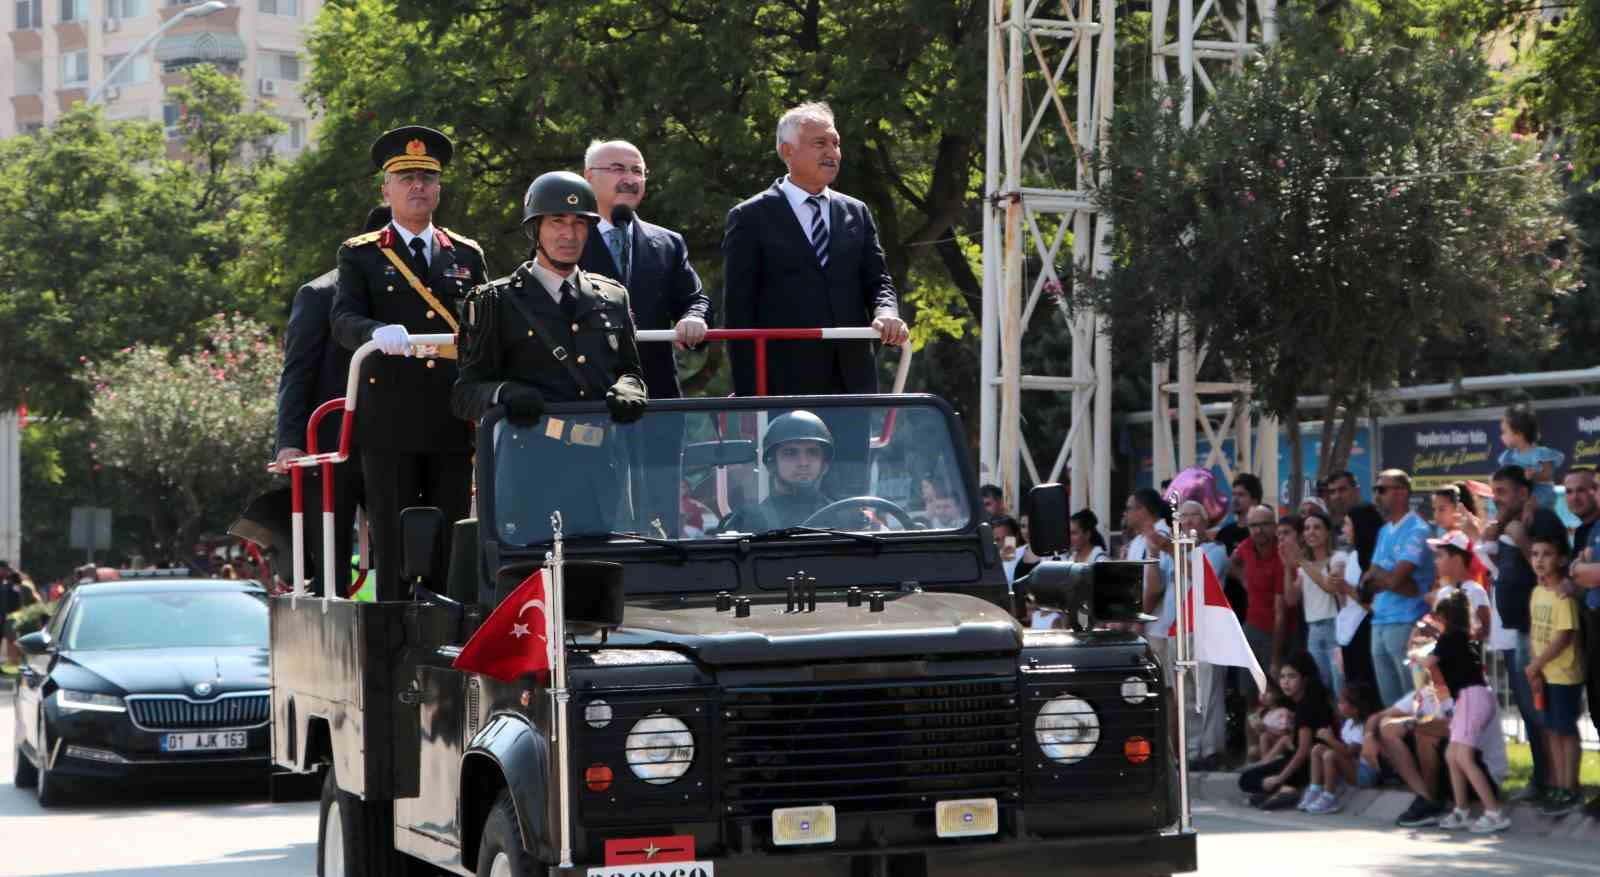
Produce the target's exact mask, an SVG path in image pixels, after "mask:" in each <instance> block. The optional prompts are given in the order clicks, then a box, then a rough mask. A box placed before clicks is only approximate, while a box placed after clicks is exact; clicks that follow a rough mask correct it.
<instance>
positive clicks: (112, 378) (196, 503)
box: [83, 313, 283, 546]
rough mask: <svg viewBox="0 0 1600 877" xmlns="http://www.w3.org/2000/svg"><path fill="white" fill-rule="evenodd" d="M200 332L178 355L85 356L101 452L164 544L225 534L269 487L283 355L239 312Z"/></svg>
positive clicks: (136, 349)
mask: <svg viewBox="0 0 1600 877" xmlns="http://www.w3.org/2000/svg"><path fill="white" fill-rule="evenodd" d="M200 328H201V337H202V341H201V343H200V345H199V347H198V348H197V349H195V350H191V351H189V352H186V353H180V354H177V355H176V356H174V355H173V354H172V353H171V352H170V351H168V350H166V349H164V348H162V347H157V346H151V345H135V346H133V347H128V348H124V349H123V350H121V351H118V352H117V353H115V354H113V355H111V356H110V357H108V358H107V359H105V360H104V361H98V360H97V361H90V360H88V359H85V360H84V372H83V374H84V377H83V380H85V381H86V382H87V383H88V385H89V388H90V391H91V401H90V406H89V410H90V417H91V419H92V421H93V423H94V427H95V432H96V436H97V438H96V442H95V444H94V445H93V446H92V447H93V449H94V451H95V454H96V456H97V458H98V460H99V462H100V464H102V465H103V466H105V467H107V468H108V469H112V470H115V472H114V474H115V475H117V476H118V477H119V478H120V480H121V481H122V483H124V484H126V485H127V486H129V487H131V488H133V489H135V490H137V491H139V493H140V497H139V498H140V499H141V500H143V503H144V505H145V507H146V508H147V509H148V513H149V515H150V517H151V527H152V529H153V531H154V532H155V533H156V534H158V536H160V537H161V538H162V541H163V542H165V543H166V544H168V545H177V546H182V545H186V544H187V543H188V542H190V541H192V539H193V538H194V536H196V535H198V534H199V533H201V532H204V531H211V530H217V531H220V530H222V529H225V528H226V527H227V526H228V525H229V524H230V523H232V520H233V517H232V516H233V515H235V514H236V513H237V512H238V511H239V510H240V509H241V508H243V506H244V503H245V501H246V500H247V499H248V498H249V497H250V496H251V495H253V494H254V493H256V492H258V491H259V490H261V489H262V488H264V487H265V486H267V484H268V481H269V476H268V474H267V472H266V469H265V466H266V462H267V460H268V459H269V457H270V456H271V453H272V435H273V430H272V426H273V415H274V412H275V410H276V406H277V398H276V393H277V381H278V374H279V372H280V371H281V370H282V368H283V353H282V350H281V349H280V348H279V346H278V345H277V343H276V342H275V340H274V339H273V337H272V333H271V330H270V329H269V328H268V327H267V326H266V325H265V324H263V323H258V322H255V321H254V320H250V319H247V318H245V317H242V316H240V315H239V314H237V313H235V314H232V315H227V314H216V315H214V316H212V317H211V318H209V319H208V320H207V321H206V322H205V323H204V324H203V325H202V326H201V327H200Z"/></svg>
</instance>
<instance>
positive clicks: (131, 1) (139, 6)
mask: <svg viewBox="0 0 1600 877" xmlns="http://www.w3.org/2000/svg"><path fill="white" fill-rule="evenodd" d="M149 14H150V3H149V0H106V17H107V18H138V17H139V16H141V15H149Z"/></svg>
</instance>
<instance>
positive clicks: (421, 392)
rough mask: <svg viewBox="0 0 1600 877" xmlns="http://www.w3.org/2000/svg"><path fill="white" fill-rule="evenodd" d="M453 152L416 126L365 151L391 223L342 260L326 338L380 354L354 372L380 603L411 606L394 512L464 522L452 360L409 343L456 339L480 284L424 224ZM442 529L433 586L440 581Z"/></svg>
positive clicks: (462, 241) (462, 247)
mask: <svg viewBox="0 0 1600 877" xmlns="http://www.w3.org/2000/svg"><path fill="white" fill-rule="evenodd" d="M453 152H454V147H453V146H452V144H451V143H450V138H448V137H446V136H445V135H444V134H442V133H440V132H438V131H435V130H433V129H432V128H424V127H422V126H420V125H408V126H406V127H403V128H396V129H394V130H393V131H389V132H388V133H386V134H384V135H383V136H381V137H379V138H378V139H377V140H376V141H374V142H373V144H372V150H371V156H372V163H373V164H374V165H376V166H377V169H378V170H379V171H381V172H382V174H383V199H384V203H386V204H387V205H389V208H390V210H391V211H392V212H393V217H394V218H393V221H392V222H390V223H389V224H388V225H386V226H384V227H383V228H382V229H380V230H378V231H374V232H369V233H367V234H363V235H358V236H356V237H353V238H351V239H349V240H347V241H345V242H344V245H343V246H341V247H340V248H339V292H338V294H337V295H335V296H334V299H333V309H332V312H331V317H332V321H333V337H334V340H336V341H338V342H339V343H340V344H341V345H343V346H344V347H346V348H348V349H350V350H355V349H356V348H358V347H360V346H361V345H363V344H365V343H367V342H368V341H376V342H378V346H379V348H380V349H381V350H382V351H383V353H384V355H383V356H372V357H369V358H368V359H367V361H366V363H365V364H364V365H363V366H362V369H361V379H360V387H361V389H360V394H359V396H358V398H357V400H356V417H355V435H354V438H355V442H356V444H357V445H359V446H360V448H361V472H362V475H363V480H364V482H365V487H366V508H367V511H368V513H369V516H370V521H371V525H372V537H373V539H372V541H373V554H374V555H375V556H376V558H377V567H376V568H377V572H378V579H377V595H378V599H379V600H404V599H408V598H409V597H410V594H409V593H408V591H407V588H406V584H405V582H404V581H403V580H402V578H401V575H400V510H401V509H404V508H406V507H408V506H436V507H438V508H439V509H440V511H442V512H443V513H444V515H445V520H446V521H448V522H451V523H454V522H455V521H456V520H459V519H460V518H464V517H466V516H467V510H468V497H469V493H470V490H471V483H472V466H471V459H472V458H471V449H472V445H471V440H472V431H471V430H470V429H469V428H468V424H467V423H466V421H464V420H461V419H460V418H458V417H456V416H455V415H453V414H451V413H450V389H451V387H452V386H453V385H454V384H455V379H456V364H455V360H454V357H455V351H454V349H453V348H446V349H444V350H441V351H438V352H439V353H440V354H441V355H440V357H439V358H431V357H430V358H412V357H411V356H410V355H409V354H411V353H413V352H415V351H413V348H412V344H411V335H413V334H450V333H452V332H455V331H456V327H457V321H456V311H457V309H458V307H459V304H460V302H461V300H462V299H463V298H464V297H465V296H466V293H467V291H468V290H470V289H472V288H473V287H474V286H477V285H478V284H480V283H482V282H483V281H484V280H485V278H486V272H485V270H484V261H483V251H482V250H481V249H480V248H479V247H478V245H477V243H476V242H474V241H472V240H471V239H470V238H466V237H462V236H461V235H459V234H456V233H455V232H452V231H449V230H448V229H445V228H442V227H436V226H435V225H434V224H433V211H434V209H435V208H437V207H438V206H439V191H440V189H439V177H440V174H441V172H442V171H443V170H444V167H445V166H446V165H448V164H449V163H450V156H451V154H452V153H453ZM451 529H452V528H450V527H446V528H445V532H444V544H443V546H442V548H443V550H441V551H440V552H439V553H438V554H437V555H435V558H436V560H435V564H434V570H433V579H432V580H433V581H436V582H442V581H444V568H445V564H446V561H447V559H448V558H449V556H450V537H451Z"/></svg>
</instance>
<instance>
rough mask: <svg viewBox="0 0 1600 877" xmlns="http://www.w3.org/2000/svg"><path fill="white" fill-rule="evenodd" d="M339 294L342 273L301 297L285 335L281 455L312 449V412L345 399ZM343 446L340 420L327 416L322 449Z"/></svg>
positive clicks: (320, 435)
mask: <svg viewBox="0 0 1600 877" xmlns="http://www.w3.org/2000/svg"><path fill="white" fill-rule="evenodd" d="M338 290H339V272H338V271H329V272H328V273H326V274H323V275H322V276H321V277H317V278H316V279H314V280H311V281H309V282H308V283H306V284H305V285H304V286H302V287H300V291H299V292H296V293H295V296H294V305H293V306H292V307H291V308H290V310H289V328H288V330H287V331H285V332H284V336H283V374H281V375H279V376H278V426H277V434H278V441H277V448H276V450H280V451H281V450H283V449H284V448H300V449H301V450H306V423H307V422H308V421H309V420H310V419H311V412H312V411H314V410H316V407H317V406H318V405H321V404H322V403H324V402H326V401H328V400H329V399H337V398H339V397H340V396H343V395H344V387H345V377H346V376H347V375H348V374H349V372H350V351H348V350H346V349H344V347H342V346H340V345H339V344H337V343H335V342H334V341H333V326H332V324H331V322H330V320H329V316H330V314H332V312H333V297H334V295H335V293H337V292H338ZM338 444H339V417H338V416H337V415H329V416H327V417H324V418H323V419H322V425H321V426H320V427H319V428H318V430H317V450H318V451H322V452H326V451H332V450H336V449H337V447H338Z"/></svg>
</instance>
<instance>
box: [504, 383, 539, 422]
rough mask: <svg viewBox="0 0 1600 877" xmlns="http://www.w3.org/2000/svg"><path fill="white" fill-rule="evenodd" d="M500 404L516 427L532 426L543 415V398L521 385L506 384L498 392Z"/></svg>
mask: <svg viewBox="0 0 1600 877" xmlns="http://www.w3.org/2000/svg"><path fill="white" fill-rule="evenodd" d="M500 403H501V404H502V405H504V406H506V415H507V416H508V417H509V418H510V419H511V422H512V423H514V424H516V425H517V426H532V425H533V424H534V423H535V422H537V421H538V419H539V418H540V417H541V416H542V415H543V414H544V397H543V396H541V395H539V391H538V390H535V389H534V388H532V387H529V386H525V385H523V384H506V385H505V388H504V389H502V390H501V391H500Z"/></svg>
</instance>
